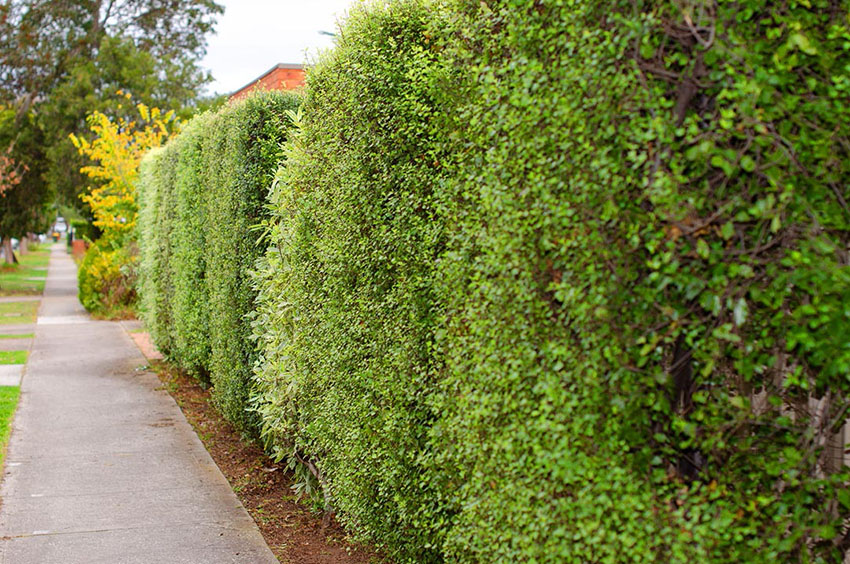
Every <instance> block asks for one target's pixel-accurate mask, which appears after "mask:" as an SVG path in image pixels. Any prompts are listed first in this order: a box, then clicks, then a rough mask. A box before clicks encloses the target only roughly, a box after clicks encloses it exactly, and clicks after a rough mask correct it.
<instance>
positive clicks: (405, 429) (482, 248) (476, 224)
mask: <svg viewBox="0 0 850 564" xmlns="http://www.w3.org/2000/svg"><path fill="white" fill-rule="evenodd" d="M847 13H848V4H847V2H825V1H820V0H812V1H811V2H804V3H791V4H786V5H781V6H779V5H774V4H772V3H771V4H769V3H767V2H763V1H756V0H752V1H746V2H721V3H708V2H684V3H683V2H673V1H665V2H654V3H641V2H632V1H628V2H627V1H625V0H623V1H620V0H609V1H606V2H601V3H600V2H596V3H593V2H585V3H577V2H566V3H565V2H554V1H552V2H549V1H547V0H543V1H538V2H521V1H519V0H505V1H504V2H496V3H493V2H491V3H486V2H478V1H472V0H470V1H461V0H453V1H450V2H448V3H445V4H441V5H435V4H433V3H430V2H427V1H422V2H420V1H418V0H409V1H403V2H397V3H390V4H386V3H384V4H376V5H372V6H365V7H363V6H361V7H358V8H354V9H353V10H352V14H351V16H350V18H349V20H348V22H347V23H346V25H345V28H344V29H343V31H342V33H341V34H340V35H339V39H338V45H337V47H336V48H335V49H334V50H333V51H331V52H329V53H327V54H326V55H325V56H324V57H323V58H322V60H321V61H320V62H319V63H318V64H317V65H316V66H315V67H314V68H313V69H312V70H311V73H310V76H309V80H308V92H307V97H306V100H305V104H304V107H303V114H295V113H293V114H290V115H288V118H291V119H293V120H294V121H295V122H296V123H297V125H298V127H297V128H296V130H297V135H295V136H294V138H293V139H292V140H291V141H290V142H288V143H287V144H286V145H285V148H284V155H283V159H284V166H282V167H280V169H279V170H278V172H277V176H276V181H275V182H274V185H273V189H272V192H271V197H270V199H271V209H272V216H273V217H272V221H271V223H270V225H269V228H268V233H267V234H268V235H269V236H270V237H269V238H270V240H271V241H272V243H273V244H272V245H271V246H270V247H269V248H268V249H267V250H266V249H265V247H264V244H263V243H261V244H259V245H258V244H256V243H257V241H256V239H257V238H256V234H255V233H254V232H253V231H252V230H251V227H252V226H254V225H256V224H259V223H262V222H263V221H264V220H265V219H266V218H267V215H266V214H267V212H266V210H265V208H264V207H263V203H264V196H265V190H264V186H265V185H266V184H267V183H268V181H269V180H270V179H269V178H268V174H269V171H270V170H271V167H272V165H273V164H274V163H275V162H276V161H277V160H279V159H280V158H281V154H280V149H279V146H278V144H279V142H280V141H281V140H283V138H284V137H285V136H286V131H287V127H288V120H287V119H284V117H283V114H284V110H286V109H294V108H295V107H296V105H297V101H296V100H295V99H294V98H290V97H287V96H285V95H274V96H267V97H259V98H255V99H253V100H251V101H249V102H247V103H245V104H241V105H236V106H230V107H228V108H226V109H224V110H222V111H221V112H219V113H217V114H208V115H207V116H204V117H202V118H199V120H198V121H196V122H194V123H193V124H191V125H190V126H189V127H188V128H187V130H186V132H185V133H184V135H183V136H181V138H180V139H179V140H178V141H175V142H173V143H171V144H169V145H168V146H167V147H166V148H165V149H164V150H162V151H157V152H154V153H152V154H151V155H150V156H149V157H148V159H147V160H146V161H145V163H144V168H143V190H142V192H143V197H142V198H141V202H142V215H141V221H142V223H143V224H144V232H143V237H142V244H143V251H144V253H143V254H144V261H143V276H144V283H143V286H142V298H143V303H144V304H145V306H146V308H147V313H146V315H147V316H148V323H149V324H150V326H151V328H152V332H153V334H154V337H155V339H156V341H157V343H158V344H159V345H160V347H161V348H163V349H164V350H165V351H166V352H167V353H168V354H169V356H170V357H171V358H173V359H175V360H176V361H178V362H179V363H181V364H182V365H183V366H184V367H186V368H188V369H192V370H195V371H196V372H197V373H199V374H204V373H205V371H209V373H210V379H211V381H212V383H213V385H214V389H215V399H216V403H217V405H218V406H219V408H220V409H222V411H223V412H224V413H225V414H226V415H227V416H228V417H229V418H230V419H231V420H233V421H235V422H237V423H238V424H240V425H242V427H243V428H245V429H251V428H252V426H253V425H254V424H255V423H256V422H257V421H259V423H260V425H261V434H262V437H263V438H264V439H265V441H266V445H267V447H268V448H269V450H270V451H271V452H272V453H273V454H275V455H276V456H278V457H279V458H281V459H283V458H287V459H289V460H296V461H301V462H303V463H304V466H303V467H305V468H307V467H308V468H310V469H311V471H313V472H314V474H315V479H314V482H315V483H313V485H318V486H319V487H321V488H322V490H323V491H324V494H325V502H326V503H330V504H332V505H333V506H334V507H335V508H336V509H337V510H338V511H339V513H340V516H341V518H342V519H343V520H345V521H346V522H347V523H349V524H350V525H352V526H353V527H355V528H356V529H357V530H359V531H360V532H361V533H363V534H364V535H365V536H367V537H369V538H370V539H372V540H373V541H375V542H376V543H377V544H378V545H380V546H381V547H382V548H383V549H384V550H385V551H386V552H387V553H388V554H390V555H391V556H392V557H393V558H394V559H395V560H396V561H399V562H438V561H443V560H448V561H453V562H657V561H664V562H682V563H684V562H737V561H741V562H769V561H781V562H785V561H803V562H833V561H838V560H840V559H841V557H842V556H841V555H842V554H843V553H844V552H845V551H846V550H847V548H848V545H850V540H848V537H847V536H846V534H844V533H843V532H842V528H841V527H842V521H843V520H844V519H847V518H848V517H850V492H848V489H847V487H846V485H845V484H846V483H847V480H848V479H850V476H848V472H847V468H846V467H841V465H840V463H839V462H837V461H836V459H835V453H834V452H831V451H830V448H828V447H829V446H834V445H835V438H834V434H835V432H836V431H837V428H838V427H839V426H840V423H841V422H842V421H843V420H844V419H846V415H847V412H848V409H850V399H849V398H850V381H848V379H847V374H848V373H850V348H848V346H847V337H846V335H847V334H848V330H850V315H848V312H847V306H846V304H847V303H850V270H848V269H850V266H848V263H850V259H848V253H850V208H848V205H847V200H848V198H850V195H848V194H847V185H848V179H850V174H849V173H850V170H848V167H850V165H848V163H850V158H848V157H850V155H848V154H847V153H848V151H850V136H848V125H847V124H848V123H850V115H848V114H850V107H848V106H847V105H846V104H845V101H846V99H847V98H848V89H850V81H848V80H847V76H846V69H847V68H848V64H850V55H848V52H850V51H849V50H848V48H847V45H850V30H848V24H847ZM299 116H303V117H299ZM285 124H286V125H285ZM198 207H200V208H201V209H198ZM193 210H197V212H196V213H193ZM263 241H265V239H264V240H263ZM255 260H256V262H255ZM252 265H256V268H255V271H254V272H253V274H252V278H251V279H250V280H249V278H248V271H249V270H250V269H251V267H252ZM201 279H202V280H204V283H203V284H199V283H198V281H199V280H201ZM251 284H253V288H252V287H251ZM199 286H202V287H203V288H202V289H199ZM178 318H179V320H178ZM197 324H202V326H201V327H198V325H197ZM207 326H208V327H209V330H208V331H207V330H206V329H205V328H206V327H207ZM252 330H253V335H251V333H252ZM252 338H253V339H256V340H257V342H258V343H259V347H258V348H259V352H254V348H253V347H254V341H253V340H252ZM252 366H253V367H254V372H253V376H252V377H253V382H249V370H250V368H251V367H252ZM249 396H250V401H249ZM249 403H250V406H251V408H252V409H253V411H252V412H251V414H250V415H248V414H247V413H246V408H247V407H248V405H249ZM301 475H302V476H304V475H305V474H304V472H302V474H301ZM307 483H310V480H307Z"/></svg>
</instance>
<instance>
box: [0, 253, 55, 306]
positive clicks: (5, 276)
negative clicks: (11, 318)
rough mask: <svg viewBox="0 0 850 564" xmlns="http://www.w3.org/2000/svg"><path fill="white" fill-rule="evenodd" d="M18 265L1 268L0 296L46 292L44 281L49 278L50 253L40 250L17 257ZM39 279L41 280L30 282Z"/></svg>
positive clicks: (4, 265)
mask: <svg viewBox="0 0 850 564" xmlns="http://www.w3.org/2000/svg"><path fill="white" fill-rule="evenodd" d="M17 257H18V260H19V261H20V263H19V264H17V265H6V264H3V265H2V266H0V296H8V295H18V294H24V295H32V294H40V293H42V292H43V291H44V279H45V278H46V277H47V263H48V262H49V261H50V251H48V250H47V249H45V248H38V249H36V250H33V251H30V252H29V253H27V254H26V255H23V256H21V255H17ZM29 278H39V279H40V280H29Z"/></svg>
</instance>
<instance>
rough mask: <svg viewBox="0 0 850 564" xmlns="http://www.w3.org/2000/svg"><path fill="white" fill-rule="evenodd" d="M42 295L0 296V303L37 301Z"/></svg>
mask: <svg viewBox="0 0 850 564" xmlns="http://www.w3.org/2000/svg"><path fill="white" fill-rule="evenodd" d="M40 299H41V296H0V304H4V303H11V302H37V301H38V300H40Z"/></svg>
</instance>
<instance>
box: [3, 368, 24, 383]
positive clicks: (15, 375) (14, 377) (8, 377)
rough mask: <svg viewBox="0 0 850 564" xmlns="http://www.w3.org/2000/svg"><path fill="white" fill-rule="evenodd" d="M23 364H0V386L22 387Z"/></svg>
mask: <svg viewBox="0 0 850 564" xmlns="http://www.w3.org/2000/svg"><path fill="white" fill-rule="evenodd" d="M23 374H24V365H23V364H0V386H20V385H21V377H22V376H23Z"/></svg>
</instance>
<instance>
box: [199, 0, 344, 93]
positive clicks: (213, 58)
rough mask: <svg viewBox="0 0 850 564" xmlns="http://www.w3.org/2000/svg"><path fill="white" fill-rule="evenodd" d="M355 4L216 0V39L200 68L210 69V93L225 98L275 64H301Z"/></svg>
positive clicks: (328, 39) (328, 43) (326, 42)
mask: <svg viewBox="0 0 850 564" xmlns="http://www.w3.org/2000/svg"><path fill="white" fill-rule="evenodd" d="M355 1H357V0H220V3H221V4H222V5H223V6H224V14H223V15H221V16H219V18H218V24H217V25H216V33H215V35H210V36H209V37H208V39H209V45H208V48H207V56H206V57H204V59H203V61H202V62H201V66H203V67H205V68H207V69H209V70H211V71H212V74H213V78H214V82H213V83H212V84H210V85H209V86H208V87H207V88H208V91H209V92H218V93H220V94H229V93H231V92H233V91H235V90H238V89H239V88H241V87H243V86H245V85H246V84H248V83H249V82H251V81H252V80H253V79H255V78H257V77H259V76H260V75H261V74H263V73H264V72H266V71H267V70H269V69H270V68H272V67H273V66H275V65H276V64H278V63H303V62H304V61H305V60H306V59H307V57H308V56H309V57H311V58H315V55H316V53H317V52H318V50H319V49H326V48H329V47H331V46H332V45H333V38H331V37H328V36H327V35H322V34H320V33H319V31H329V32H336V31H337V29H336V28H337V21H338V20H340V19H341V18H343V17H344V16H345V12H346V10H347V8H348V7H349V6H350V5H351V4H352V3H353V2H355Z"/></svg>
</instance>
